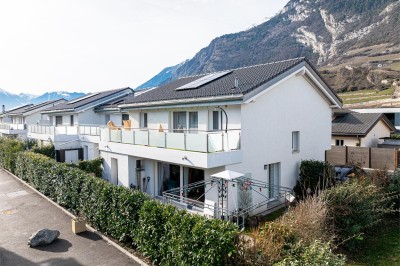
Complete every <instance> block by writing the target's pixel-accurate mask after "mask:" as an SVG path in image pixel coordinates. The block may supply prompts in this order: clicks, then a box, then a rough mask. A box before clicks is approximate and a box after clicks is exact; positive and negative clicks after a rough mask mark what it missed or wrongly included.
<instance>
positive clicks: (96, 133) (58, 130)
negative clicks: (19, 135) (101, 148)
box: [28, 125, 100, 143]
mask: <svg viewBox="0 0 400 266" xmlns="http://www.w3.org/2000/svg"><path fill="white" fill-rule="evenodd" d="M28 137H29V138H33V139H38V140H45V141H48V140H51V141H54V142H65V141H72V140H76V139H79V138H80V139H81V140H83V141H88V142H96V143H98V142H99V141H100V127H98V126H92V125H79V126H52V125H29V126H28Z"/></svg>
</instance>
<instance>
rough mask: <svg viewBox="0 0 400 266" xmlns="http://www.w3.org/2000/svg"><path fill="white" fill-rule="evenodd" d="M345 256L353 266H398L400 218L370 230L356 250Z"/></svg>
mask: <svg viewBox="0 0 400 266" xmlns="http://www.w3.org/2000/svg"><path fill="white" fill-rule="evenodd" d="M347 256H348V264H349V265H353V266H358V265H400V218H399V217H396V218H388V220H386V221H384V222H383V223H381V224H380V225H379V226H377V227H376V228H375V229H373V230H370V232H369V233H367V234H366V235H365V236H364V241H362V243H361V244H360V246H359V248H358V250H357V251H355V252H352V253H351V254H348V255H347Z"/></svg>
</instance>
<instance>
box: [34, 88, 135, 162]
mask: <svg viewBox="0 0 400 266" xmlns="http://www.w3.org/2000/svg"><path fill="white" fill-rule="evenodd" d="M131 93H132V89H131V88H122V89H116V90H109V91H103V92H98V93H92V94H88V95H85V96H82V97H79V98H77V99H74V100H72V101H69V102H66V103H63V104H59V105H57V106H54V107H51V108H47V109H45V110H43V111H42V112H41V114H42V115H43V116H46V117H47V120H40V123H39V124H30V125H28V138H30V139H36V140H38V141H40V142H41V143H43V144H46V143H50V142H51V143H53V144H54V146H55V149H56V157H57V160H59V161H62V162H73V163H76V162H78V160H91V159H94V158H98V157H99V148H98V143H99V141H100V137H99V135H100V126H105V125H106V124H107V122H108V121H109V120H110V118H109V117H107V116H106V115H100V114H97V113H95V112H94V108H95V107H96V106H99V105H102V104H104V103H106V102H109V101H113V100H116V99H119V98H121V97H126V96H128V95H129V94H131Z"/></svg>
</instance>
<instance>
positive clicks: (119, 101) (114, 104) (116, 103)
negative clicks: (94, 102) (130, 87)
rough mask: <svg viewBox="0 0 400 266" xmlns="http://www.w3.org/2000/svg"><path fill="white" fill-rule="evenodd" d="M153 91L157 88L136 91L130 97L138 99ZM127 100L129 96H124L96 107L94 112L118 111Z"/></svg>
mask: <svg viewBox="0 0 400 266" xmlns="http://www.w3.org/2000/svg"><path fill="white" fill-rule="evenodd" d="M153 89H155V87H153V88H147V89H141V90H136V91H133V93H132V94H131V95H130V96H129V97H136V96H139V95H142V94H143V93H146V92H148V91H151V90H153ZM126 98H127V96H126V95H123V96H121V97H119V98H117V99H114V100H111V101H108V102H106V103H103V104H101V105H99V106H96V107H95V108H94V110H95V111H97V112H100V111H107V110H117V109H118V106H119V105H120V104H122V103H124V102H125V100H126Z"/></svg>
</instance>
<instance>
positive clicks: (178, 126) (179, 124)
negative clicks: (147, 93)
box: [173, 112, 187, 133]
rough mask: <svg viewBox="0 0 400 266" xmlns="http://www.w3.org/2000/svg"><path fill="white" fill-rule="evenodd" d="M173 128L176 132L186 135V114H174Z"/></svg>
mask: <svg viewBox="0 0 400 266" xmlns="http://www.w3.org/2000/svg"><path fill="white" fill-rule="evenodd" d="M173 127H174V132H176V133H184V132H185V130H186V129H187V126H186V112H174V113H173Z"/></svg>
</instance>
